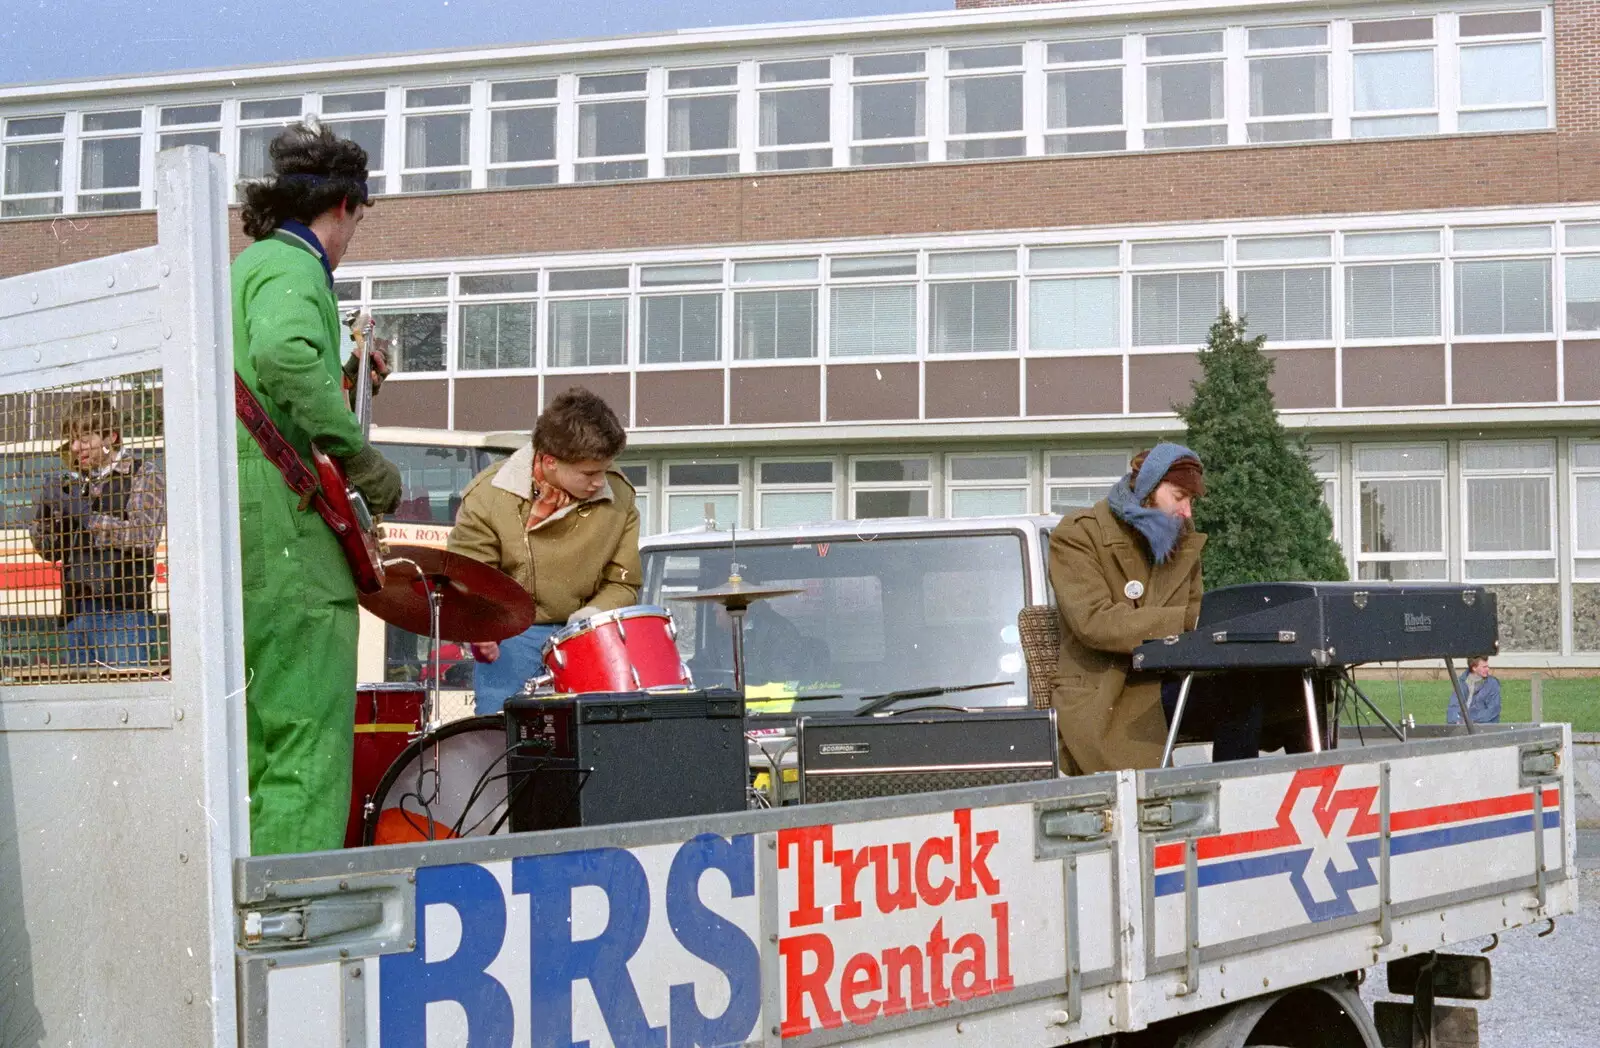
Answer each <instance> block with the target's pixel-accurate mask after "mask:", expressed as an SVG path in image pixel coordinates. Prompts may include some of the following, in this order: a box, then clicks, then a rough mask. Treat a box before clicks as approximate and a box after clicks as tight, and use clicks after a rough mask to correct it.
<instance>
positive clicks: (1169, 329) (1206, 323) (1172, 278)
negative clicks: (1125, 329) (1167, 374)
mask: <svg viewBox="0 0 1600 1048" xmlns="http://www.w3.org/2000/svg"><path fill="white" fill-rule="evenodd" d="M1221 311H1222V274H1221V273H1218V272H1205V273H1139V274H1137V275H1135V276H1134V278H1133V344H1134V345H1136V346H1175V345H1182V344H1184V343H1189V342H1204V341H1205V340H1206V334H1207V333H1208V332H1209V331H1210V330H1211V324H1212V322H1213V321H1214V320H1216V319H1217V314H1218V313H1220V312H1221Z"/></svg>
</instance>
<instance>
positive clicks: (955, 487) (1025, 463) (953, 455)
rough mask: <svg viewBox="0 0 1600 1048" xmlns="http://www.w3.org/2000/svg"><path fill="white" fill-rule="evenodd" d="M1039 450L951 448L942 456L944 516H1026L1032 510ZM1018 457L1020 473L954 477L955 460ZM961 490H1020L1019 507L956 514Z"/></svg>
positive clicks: (970, 517) (976, 517)
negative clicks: (1008, 510) (983, 477)
mask: <svg viewBox="0 0 1600 1048" xmlns="http://www.w3.org/2000/svg"><path fill="white" fill-rule="evenodd" d="M1038 457H1039V456H1038V453H1037V452H1034V451H1009V450H995V451H952V452H947V453H946V454H945V457H944V517H945V519H947V520H981V519H983V517H986V516H990V517H992V516H1002V517H1026V516H1032V515H1033V513H1034V501H1033V491H1034V488H1035V487H1037V485H1036V484H1035V482H1034V478H1035V473H1036V470H1037V467H1038V461H1037V460H1038ZM989 458H996V459H1000V458H1018V459H1021V460H1022V475H1021V476H1020V477H1015V478H1009V479H1003V480H957V479H955V466H956V463H957V462H959V461H962V460H966V459H989ZM963 491H984V492H1021V493H1022V509H1021V510H1019V511H1017V512H1015V513H999V514H973V515H962V516H960V517H958V516H956V512H955V503H956V496H957V495H958V494H959V493H961V492H963Z"/></svg>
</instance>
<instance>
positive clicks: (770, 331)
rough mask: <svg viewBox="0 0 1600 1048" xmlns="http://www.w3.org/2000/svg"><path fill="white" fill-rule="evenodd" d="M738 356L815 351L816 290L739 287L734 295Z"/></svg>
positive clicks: (767, 357)
mask: <svg viewBox="0 0 1600 1048" xmlns="http://www.w3.org/2000/svg"><path fill="white" fill-rule="evenodd" d="M735 307H736V308H735V313H736V317H735V321H734V324H735V327H736V328H737V329H738V343H737V346H736V353H735V358H736V359H738V360H788V359H800V358H806V357H814V356H816V355H817V293H816V292H815V291H811V290H807V291H741V292H739V294H738V295H737V296H735Z"/></svg>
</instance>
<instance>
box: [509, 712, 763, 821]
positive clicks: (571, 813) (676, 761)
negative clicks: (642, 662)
mask: <svg viewBox="0 0 1600 1048" xmlns="http://www.w3.org/2000/svg"><path fill="white" fill-rule="evenodd" d="M505 712H506V744H507V753H506V773H507V784H508V787H509V794H510V797H511V830H512V832H513V833H520V832H524V831H527V830H554V829H564V828H567V827H572V826H602V825H606V824H608V823H615V822H638V821H642V820H647V819H670V818H675V817H677V816H683V815H710V814H713V813H716V812H726V811H744V810H745V808H746V806H747V805H746V794H745V790H746V785H747V784H748V782H749V765H748V762H747V761H746V759H745V743H744V700H743V699H742V698H741V697H740V695H739V693H738V692H735V691H728V690H713V691H676V692H621V693H599V694H586V695H565V696H559V697H556V698H548V699H524V698H518V699H511V700H510V701H508V702H507V703H506V707H505Z"/></svg>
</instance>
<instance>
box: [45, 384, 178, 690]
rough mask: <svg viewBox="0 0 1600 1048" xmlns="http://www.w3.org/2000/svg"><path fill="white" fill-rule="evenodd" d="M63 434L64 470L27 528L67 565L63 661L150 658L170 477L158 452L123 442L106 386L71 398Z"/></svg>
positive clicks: (113, 662) (48, 556)
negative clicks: (153, 456)
mask: <svg viewBox="0 0 1600 1048" xmlns="http://www.w3.org/2000/svg"><path fill="white" fill-rule="evenodd" d="M61 436H62V445H61V457H62V460H63V461H64V462H65V464H66V469H65V470H64V471H63V472H61V473H59V474H56V475H54V476H52V477H50V478H49V479H47V480H46V481H45V483H44V491H43V492H42V493H41V495H40V498H39V501H38V502H37V503H36V504H35V506H34V511H33V519H32V521H31V522H30V523H29V525H28V533H29V535H30V536H31V537H32V539H33V547H34V549H35V550H37V551H38V553H39V556H40V557H42V558H44V559H45V560H48V561H53V562H59V563H60V564H61V617H62V618H63V619H64V620H65V622H66V634H67V650H66V660H65V661H66V662H67V663H68V664H69V665H73V666H85V665H94V664H100V665H106V666H119V667H121V666H136V665H141V664H145V663H148V662H149V661H150V656H151V648H152V646H153V645H154V643H155V634H156V622H155V617H154V616H153V615H151V613H150V586H151V583H152V582H153V581H154V579H155V569H156V546H157V544H158V543H159V542H160V540H161V529H162V527H163V526H164V525H165V523H166V481H165V478H164V477H163V476H162V474H161V470H160V468H159V467H158V466H157V465H156V464H155V463H154V462H153V461H151V460H149V459H147V458H144V457H143V456H141V455H139V454H137V453H135V452H132V451H129V450H128V449H127V448H124V447H123V446H122V419H121V417H120V415H119V413H118V411H117V408H116V405H115V403H114V402H113V401H112V399H111V398H110V397H108V396H106V395H104V394H101V393H86V394H82V395H80V396H78V397H77V398H76V399H74V400H73V401H72V403H71V404H70V405H69V407H68V408H67V414H66V418H65V419H63V421H62V426H61Z"/></svg>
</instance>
